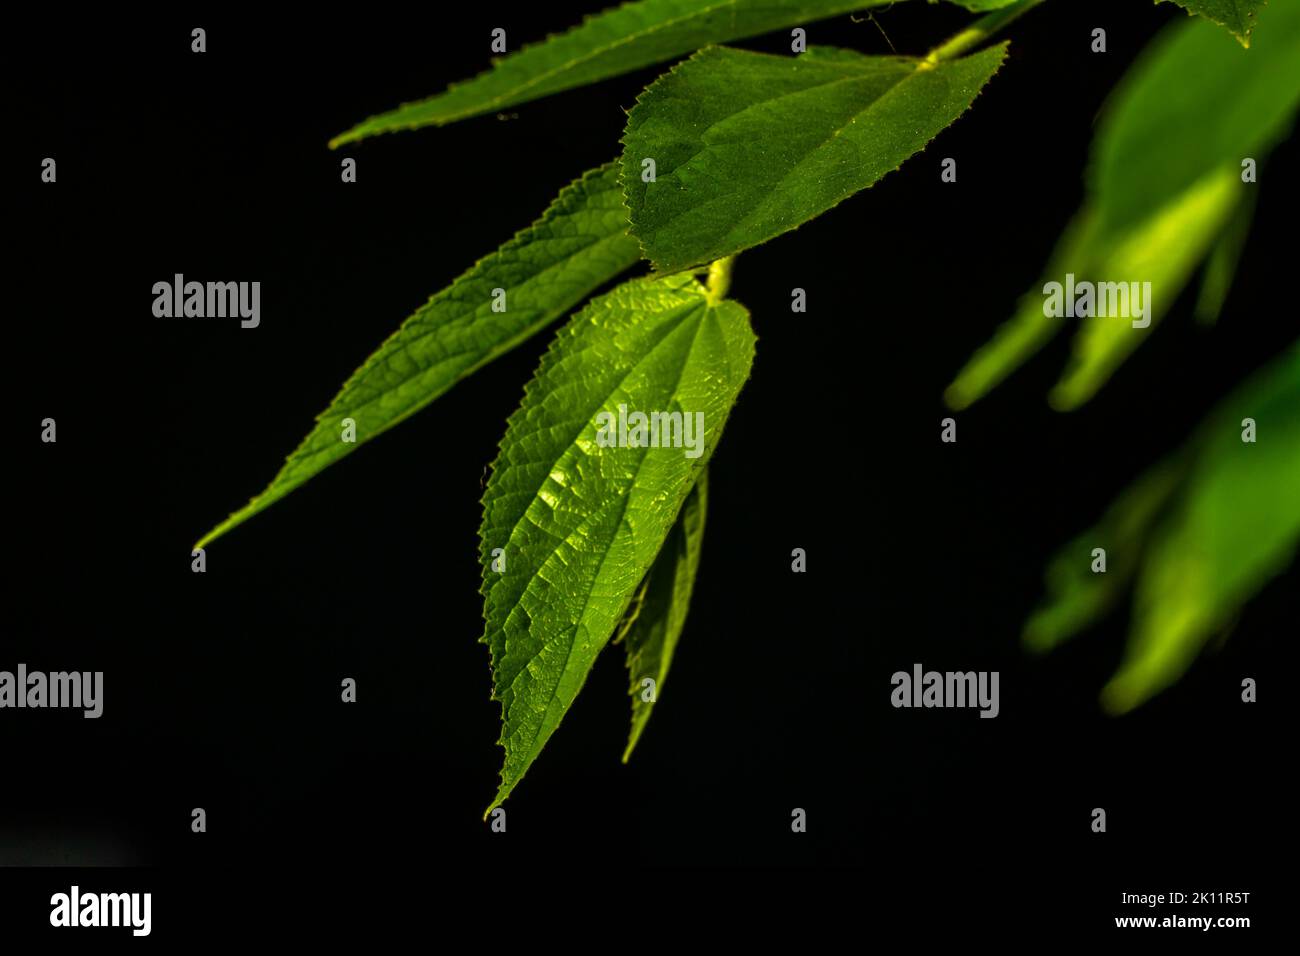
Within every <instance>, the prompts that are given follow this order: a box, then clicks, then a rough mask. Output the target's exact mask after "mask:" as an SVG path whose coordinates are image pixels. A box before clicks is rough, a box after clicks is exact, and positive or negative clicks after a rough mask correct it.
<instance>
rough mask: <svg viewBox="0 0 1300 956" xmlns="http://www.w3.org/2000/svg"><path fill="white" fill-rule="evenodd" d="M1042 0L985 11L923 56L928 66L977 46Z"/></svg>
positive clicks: (1028, 0) (1021, 2)
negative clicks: (963, 28) (959, 31)
mask: <svg viewBox="0 0 1300 956" xmlns="http://www.w3.org/2000/svg"><path fill="white" fill-rule="evenodd" d="M1042 2H1043V0H1019V2H1017V3H1013V4H1011V5H1010V6H1007V7H1003V8H1002V9H1001V10H994V11H993V12H992V13H986V14H985V15H984V16H982V17H980V18H979V19H978V20H976V21H975V22H974V23H972V24H971V25H970V26H969V27H967V28H966V29H965V30H962V31H961V33H958V34H957V35H956V36H954V37H952V38H951V39H949V40H947V41H945V42H943V43H941V44H939V46H937V47H935V48H934V49H933V50H931V51H930V53H929V55H928V56H926V58H925V63H926V64H927V65H928V66H934V65H935V64H936V63H938V62H940V61H941V60H952V59H955V58H956V57H959V56H961V55H962V54H963V53H966V52H967V51H968V50H970V49H972V48H973V47H976V46H979V45H980V44H981V43H983V42H984V41H985V40H987V39H988V38H989V37H991V36H993V35H994V34H995V33H997V32H998V31H999V30H1001V29H1002V28H1003V27H1005V26H1006V25H1007V24H1008V23H1010V22H1011V21H1012V20H1015V19H1016V18H1017V17H1019V16H1020V15H1021V14H1022V13H1026V12H1028V11H1029V10H1032V9H1033V8H1034V7H1036V6H1038V5H1039V4H1040V3H1042Z"/></svg>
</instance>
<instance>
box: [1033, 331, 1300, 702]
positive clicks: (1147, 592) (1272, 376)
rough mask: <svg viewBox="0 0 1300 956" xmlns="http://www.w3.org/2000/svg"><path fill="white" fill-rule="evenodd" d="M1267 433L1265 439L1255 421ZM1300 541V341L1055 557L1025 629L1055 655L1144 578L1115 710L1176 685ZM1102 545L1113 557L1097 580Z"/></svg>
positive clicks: (1111, 686)
mask: <svg viewBox="0 0 1300 956" xmlns="http://www.w3.org/2000/svg"><path fill="white" fill-rule="evenodd" d="M1246 419H1251V420H1253V422H1254V424H1255V437H1256V440H1255V441H1254V442H1247V441H1243V431H1244V427H1243V423H1244V421H1245V420H1246ZM1298 539H1300V342H1298V343H1296V344H1295V345H1293V346H1292V347H1291V348H1289V349H1288V350H1287V352H1286V353H1285V354H1284V355H1283V356H1282V357H1281V358H1279V359H1278V360H1277V361H1276V362H1274V363H1273V364H1271V365H1270V366H1268V367H1267V368H1265V369H1264V370H1262V371H1260V372H1258V373H1256V375H1255V376H1253V377H1252V378H1251V379H1250V380H1249V381H1248V382H1247V383H1246V384H1245V385H1244V386H1242V387H1241V388H1240V389H1238V390H1237V391H1236V392H1235V393H1234V394H1233V395H1232V396H1230V397H1229V398H1228V399H1226V400H1225V401H1224V402H1222V403H1221V404H1220V405H1219V406H1218V407H1217V408H1216V409H1215V410H1214V412H1213V413H1211V415H1210V416H1209V417H1208V418H1207V419H1206V421H1205V422H1203V423H1202V425H1201V426H1200V427H1199V429H1198V430H1197V432H1196V434H1195V435H1194V436H1193V437H1192V439H1191V440H1190V441H1189V442H1188V444H1187V445H1186V446H1185V447H1184V448H1183V449H1182V450H1180V451H1179V452H1177V453H1176V454H1174V455H1172V456H1170V458H1169V459H1167V460H1166V461H1164V462H1162V463H1161V464H1160V465H1158V466H1157V467H1156V468H1154V469H1152V470H1151V471H1150V472H1148V473H1147V474H1146V475H1144V476H1143V477H1142V478H1140V479H1139V480H1138V481H1137V482H1136V483H1134V485H1133V486H1132V487H1131V488H1130V489H1128V491H1126V492H1125V493H1124V494H1123V495H1121V496H1120V498H1119V499H1118V500H1117V501H1116V503H1115V504H1114V505H1113V506H1112V507H1111V509H1110V510H1109V511H1108V512H1107V513H1106V515H1105V517H1104V518H1103V519H1102V521H1101V522H1100V524H1098V525H1097V526H1096V527H1094V528H1092V529H1090V530H1089V531H1088V532H1086V533H1084V534H1083V535H1080V536H1079V537H1078V538H1076V539H1075V540H1074V541H1073V542H1071V543H1070V544H1069V545H1068V546H1067V547H1066V548H1064V549H1062V551H1061V552H1060V554H1058V555H1057V557H1056V558H1055V559H1053V561H1052V563H1051V564H1050V566H1049V569H1048V573H1047V584H1048V591H1049V596H1048V598H1047V600H1046V602H1045V603H1044V605H1043V606H1042V607H1041V608H1039V610H1037V611H1036V612H1035V613H1034V614H1033V615H1032V616H1031V618H1030V620H1029V622H1028V623H1027V624H1026V626H1025V641H1026V643H1027V644H1028V646H1029V647H1031V648H1033V649H1035V650H1046V649H1049V648H1051V647H1053V646H1055V645H1057V644H1059V643H1060V642H1062V641H1064V640H1066V639H1068V638H1069V637H1071V636H1073V635H1075V634H1077V633H1078V632H1079V631H1081V630H1082V629H1084V628H1085V627H1087V626H1090V625H1092V624H1094V623H1096V621H1097V620H1098V619H1099V618H1100V617H1101V616H1102V615H1103V614H1104V613H1105V612H1106V611H1108V610H1109V609H1110V608H1111V607H1112V606H1114V604H1115V603H1116V601H1117V600H1118V598H1119V596H1120V594H1121V593H1122V592H1123V589H1124V587H1125V586H1126V584H1127V583H1128V582H1129V581H1130V580H1131V579H1136V588H1135V594H1134V607H1133V623H1132V630H1131V633H1130V637H1129V641H1128V647H1127V650H1126V652H1125V657H1124V661H1123V663H1122V665H1121V667H1120V669H1119V671H1118V672H1117V673H1116V675H1115V676H1114V677H1113V678H1112V679H1111V680H1110V682H1109V683H1108V684H1107V685H1106V688H1105V689H1104V691H1103V693H1102V703H1103V705H1104V706H1105V707H1106V709H1107V710H1109V711H1111V712H1113V713H1123V712H1125V711H1127V710H1131V709H1132V708H1134V707H1136V706H1138V705H1139V704H1141V703H1143V702H1144V701H1146V700H1148V699H1149V698H1150V697H1151V696H1153V695H1154V694H1156V693H1158V692H1159V691H1161V690H1162V689H1164V688H1166V687H1168V686H1169V685H1170V684H1172V683H1173V682H1174V681H1176V680H1177V679H1178V678H1179V677H1180V676H1181V675H1182V674H1183V672H1184V671H1185V670H1186V669H1187V667H1188V666H1190V664H1191V662H1192V660H1193V659H1194V658H1195V656H1196V654H1197V652H1198V651H1199V650H1200V649H1201V648H1202V646H1203V645H1204V644H1205V643H1206V642H1207V641H1209V640H1210V639H1211V638H1212V637H1214V636H1215V635H1216V634H1218V633H1221V632H1222V631H1223V630H1224V629H1225V628H1226V627H1227V626H1228V625H1229V624H1230V623H1231V622H1232V620H1233V618H1234V617H1235V616H1236V615H1237V613H1238V612H1239V610H1240V608H1241V606H1242V605H1243V604H1244V603H1245V602H1246V601H1248V600H1249V599H1250V598H1251V597H1252V596H1254V594H1255V593H1256V592H1258V591H1259V589H1260V588H1261V587H1263V586H1264V584H1266V583H1267V582H1268V581H1269V580H1270V579H1272V578H1273V577H1275V576H1276V575H1278V574H1279V573H1281V572H1282V571H1283V570H1285V569H1286V567H1287V566H1288V565H1289V564H1290V563H1291V562H1292V561H1293V560H1294V558H1295V551H1296V544H1297V540H1298ZM1094 547H1103V548H1105V549H1106V551H1107V558H1108V562H1109V566H1108V569H1107V571H1106V573H1104V574H1093V573H1092V572H1091V569H1090V557H1089V556H1090V554H1091V549H1092V548H1094Z"/></svg>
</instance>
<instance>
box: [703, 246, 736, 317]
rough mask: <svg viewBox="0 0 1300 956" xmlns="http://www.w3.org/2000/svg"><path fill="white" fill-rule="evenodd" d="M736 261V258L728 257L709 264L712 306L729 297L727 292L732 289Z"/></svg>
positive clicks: (710, 301)
mask: <svg viewBox="0 0 1300 956" xmlns="http://www.w3.org/2000/svg"><path fill="white" fill-rule="evenodd" d="M735 261H736V257H735V256H727V257H726V258H724V259H715V260H714V261H713V262H711V263H709V282H708V287H709V303H710V304H711V305H717V304H718V303H719V302H721V301H722V300H723V299H725V298H726V297H727V290H728V289H730V288H731V267H732V265H733V264H734V263H735Z"/></svg>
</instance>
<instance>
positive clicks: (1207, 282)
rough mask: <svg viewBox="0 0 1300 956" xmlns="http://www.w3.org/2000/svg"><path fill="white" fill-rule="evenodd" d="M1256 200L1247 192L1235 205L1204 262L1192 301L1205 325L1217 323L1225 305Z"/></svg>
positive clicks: (1243, 250) (1197, 314)
mask: <svg viewBox="0 0 1300 956" xmlns="http://www.w3.org/2000/svg"><path fill="white" fill-rule="evenodd" d="M1258 197H1259V193H1258V192H1257V191H1255V190H1250V191H1248V192H1247V193H1246V195H1245V197H1244V198H1243V199H1242V201H1241V202H1239V203H1237V208H1236V209H1234V210H1233V213H1232V219H1231V221H1230V222H1229V223H1228V225H1227V226H1226V227H1225V228H1224V230H1223V232H1222V233H1221V234H1220V236H1219V238H1218V239H1217V240H1215V243H1214V248H1213V249H1211V250H1210V255H1209V257H1208V258H1207V259H1206V260H1205V275H1204V277H1203V278H1202V279H1201V291H1200V294H1199V295H1198V296H1197V298H1196V319H1197V321H1199V322H1201V323H1203V324H1205V325H1213V324H1214V323H1215V322H1217V321H1218V320H1219V315H1220V313H1222V312H1223V305H1224V303H1225V302H1227V301H1228V292H1229V291H1231V289H1232V282H1233V280H1234V279H1235V278H1236V276H1237V265H1238V263H1240V262H1241V255H1242V253H1243V252H1245V250H1246V240H1247V239H1249V238H1250V226H1251V223H1252V222H1253V221H1254V218H1255V204H1256V202H1257V201H1258Z"/></svg>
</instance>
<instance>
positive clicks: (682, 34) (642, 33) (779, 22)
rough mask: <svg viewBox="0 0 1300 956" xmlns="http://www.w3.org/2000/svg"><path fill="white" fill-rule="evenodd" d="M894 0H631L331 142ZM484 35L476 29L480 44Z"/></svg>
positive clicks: (434, 120) (427, 121) (504, 104)
mask: <svg viewBox="0 0 1300 956" xmlns="http://www.w3.org/2000/svg"><path fill="white" fill-rule="evenodd" d="M892 2H893V0H636V2H633V3H625V4H623V5H622V6H620V7H616V8H614V9H612V10H606V11H605V12H604V13H599V14H596V15H595V16H591V17H588V18H587V19H586V20H584V21H583V22H582V23H581V24H580V25H578V26H576V27H574V28H573V29H571V30H569V31H567V32H566V33H561V34H557V35H556V36H552V37H548V38H547V39H545V40H543V41H541V42H540V43H535V44H532V45H529V46H524V47H522V48H521V49H520V50H519V51H518V52H517V53H511V54H509V55H508V56H505V57H502V58H501V59H498V60H494V61H493V66H492V68H491V69H490V70H487V71H485V72H483V73H480V74H479V75H478V76H476V77H474V78H473V79H472V80H467V81H465V82H463V83H456V84H453V85H452V86H451V87H450V88H448V89H447V90H446V92H443V93H439V94H438V95H437V96H431V97H429V98H428V99H423V100H419V101H418V102H415V103H405V104H403V105H402V106H399V107H398V108H397V109H395V110H391V111H389V112H387V113H381V114H380V115H378V116H372V117H371V118H370V119H368V120H366V121H365V122H363V123H361V124H359V125H357V126H355V127H353V128H352V129H350V130H348V131H347V132H346V133H343V134H342V135H341V136H338V137H336V138H335V139H334V140H333V141H332V142H331V143H330V146H331V147H337V146H341V145H343V144H344V143H350V142H353V141H354V140H359V139H364V138H366V137H368V136H375V135H378V134H380V133H391V132H394V131H396V130H403V129H419V128H420V127H422V126H444V125H446V124H448V123H454V122H456V121H457V120H462V119H467V118H469V117H471V116H480V115H482V114H484V113H494V112H497V111H498V110H504V109H507V108H509V107H511V106H518V105H519V104H521V103H527V102H530V101H532V100H536V99H541V98H542V97H544V96H550V95H551V94H552V93H559V92H561V91H563V90H569V89H573V88H575V87H579V86H586V85H588V84H590V83H596V82H599V81H600V80H604V79H608V78H609V77H611V76H618V75H620V74H622V73H630V72H631V71H633V70H639V69H641V68H642V67H645V66H651V65H652V64H655V63H662V62H664V61H665V60H671V59H674V58H676V57H679V56H683V55H685V54H687V53H691V52H693V51H695V50H698V49H699V48H700V47H702V46H706V45H708V44H710V43H723V42H726V41H728V40H741V39H745V38H747V37H752V36H758V35H759V34H761V33H768V32H771V31H773V30H779V29H781V28H783V27H789V26H799V25H801V24H806V23H811V22H813V21H816V20H822V19H825V18H827V17H833V16H836V15H838V14H841V13H847V12H849V11H851V10H860V9H864V8H867V7H878V6H883V5H885V4H887V3H892ZM487 42H488V38H487V37H483V43H484V46H485V47H486V46H487Z"/></svg>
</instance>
